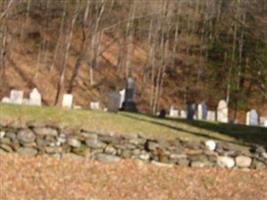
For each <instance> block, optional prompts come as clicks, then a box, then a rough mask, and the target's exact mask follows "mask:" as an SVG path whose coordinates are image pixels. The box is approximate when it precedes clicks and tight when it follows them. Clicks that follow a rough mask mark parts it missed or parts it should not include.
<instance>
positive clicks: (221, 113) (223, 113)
mask: <svg viewBox="0 0 267 200" xmlns="http://www.w3.org/2000/svg"><path fill="white" fill-rule="evenodd" d="M217 121H218V122H222V123H228V122H229V119H228V105H227V102H226V101H225V100H220V101H219V103H218V107H217Z"/></svg>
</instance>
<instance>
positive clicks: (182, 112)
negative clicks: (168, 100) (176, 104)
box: [180, 110, 187, 118]
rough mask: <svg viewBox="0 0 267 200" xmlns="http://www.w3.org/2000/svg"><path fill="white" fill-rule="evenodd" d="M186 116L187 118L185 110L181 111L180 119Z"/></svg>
mask: <svg viewBox="0 0 267 200" xmlns="http://www.w3.org/2000/svg"><path fill="white" fill-rule="evenodd" d="M186 116H187V112H186V111H185V110H181V115H180V117H181V118H186Z"/></svg>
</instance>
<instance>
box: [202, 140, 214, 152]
mask: <svg viewBox="0 0 267 200" xmlns="http://www.w3.org/2000/svg"><path fill="white" fill-rule="evenodd" d="M205 146H206V148H207V149H208V150H209V151H214V150H215V149H216V142H215V141H213V140H208V141H206V142H205Z"/></svg>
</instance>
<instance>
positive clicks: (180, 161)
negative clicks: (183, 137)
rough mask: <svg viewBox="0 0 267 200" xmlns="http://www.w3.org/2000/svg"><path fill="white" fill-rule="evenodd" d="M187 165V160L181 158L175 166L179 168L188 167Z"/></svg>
mask: <svg viewBox="0 0 267 200" xmlns="http://www.w3.org/2000/svg"><path fill="white" fill-rule="evenodd" d="M189 163H190V162H189V160H187V159H186V158H181V159H179V160H178V161H177V164H178V165H180V166H188V165H189Z"/></svg>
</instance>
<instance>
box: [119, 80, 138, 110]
mask: <svg viewBox="0 0 267 200" xmlns="http://www.w3.org/2000/svg"><path fill="white" fill-rule="evenodd" d="M134 84H135V83H134V79H133V78H132V77H131V76H130V77H128V78H127V82H126V89H125V98H124V102H123V104H122V110H125V111H130V112H137V107H136V104H135V102H134V92H135V85H134Z"/></svg>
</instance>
